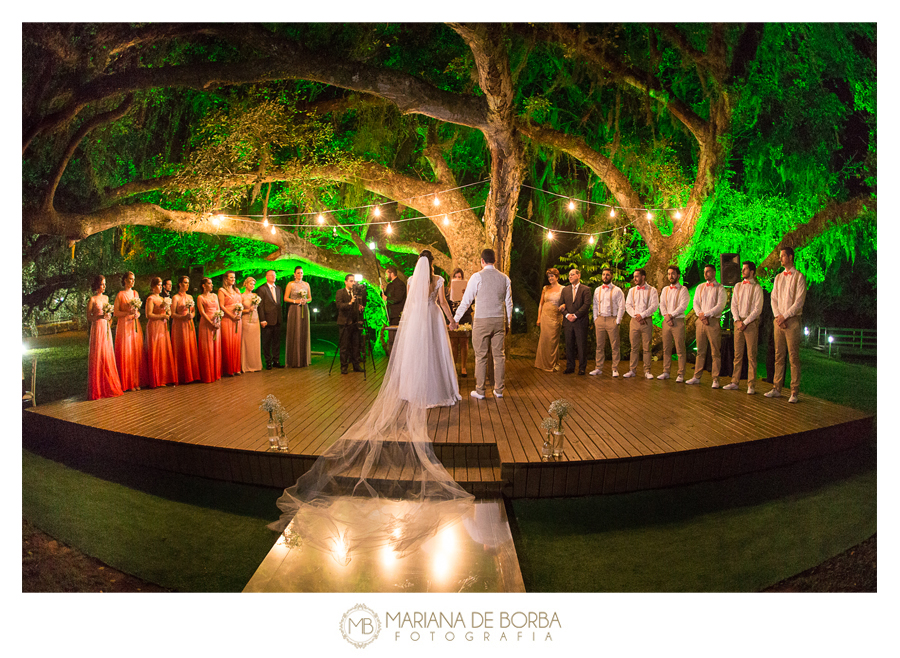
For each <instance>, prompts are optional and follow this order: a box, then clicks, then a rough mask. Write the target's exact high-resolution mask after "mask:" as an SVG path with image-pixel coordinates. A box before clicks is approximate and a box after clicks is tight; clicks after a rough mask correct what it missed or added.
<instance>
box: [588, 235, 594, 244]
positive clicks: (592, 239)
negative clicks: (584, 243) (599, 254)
mask: <svg viewBox="0 0 900 658" xmlns="http://www.w3.org/2000/svg"><path fill="white" fill-rule="evenodd" d="M588 244H594V236H593V235H592V236H591V237H589V238H588Z"/></svg>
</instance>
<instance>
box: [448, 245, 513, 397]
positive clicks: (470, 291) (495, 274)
mask: <svg viewBox="0 0 900 658" xmlns="http://www.w3.org/2000/svg"><path fill="white" fill-rule="evenodd" d="M494 262H496V256H495V255H494V250H493V249H485V250H484V251H482V252H481V268H482V269H481V271H480V272H475V274H473V275H472V276H471V277H470V278H469V283H468V284H466V292H465V293H464V294H463V298H462V300H461V301H460V302H459V307H457V309H456V314H455V315H454V316H453V322H451V323H450V329H451V330H453V331H455V330H456V329H457V327H459V320H460V318H462V316H463V315H465V313H466V310H467V309H468V308H469V306H471V305H472V302H474V301H476V300H477V303H476V304H475V317H474V318H473V319H472V347H473V348H474V349H475V390H474V391H472V397H473V398H478V399H479V400H483V399H484V384H485V382H484V380H485V377H486V376H487V352H488V347H490V350H491V353H492V354H493V356H494V397H495V398H502V397H503V378H504V375H505V373H506V353H505V351H504V344H503V342H504V339H505V338H506V334H507V333H509V327H510V325H511V324H512V309H513V306H512V285H511V283H510V281H509V277H508V276H506V275H505V274H503V272H499V271H497V269H496V268H494ZM504 320H505V321H506V322H505V324H504Z"/></svg>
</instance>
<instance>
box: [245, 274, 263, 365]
mask: <svg viewBox="0 0 900 658" xmlns="http://www.w3.org/2000/svg"><path fill="white" fill-rule="evenodd" d="M255 287H256V279H254V278H253V277H252V276H248V277H247V278H246V279H244V292H243V293H241V303H242V304H243V305H244V313H243V314H242V315H241V370H243V371H244V372H259V371H260V370H262V352H260V349H259V340H260V326H259V313H258V312H257V305H254V304H253V298H254V297H258V295H257V294H256V293H255V292H253V289H254V288H255Z"/></svg>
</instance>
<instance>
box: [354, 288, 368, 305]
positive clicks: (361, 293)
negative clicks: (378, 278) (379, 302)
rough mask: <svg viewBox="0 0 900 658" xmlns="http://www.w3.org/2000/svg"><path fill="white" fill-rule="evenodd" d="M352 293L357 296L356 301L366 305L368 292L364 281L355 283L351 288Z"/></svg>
mask: <svg viewBox="0 0 900 658" xmlns="http://www.w3.org/2000/svg"><path fill="white" fill-rule="evenodd" d="M350 293H351V294H352V295H353V296H354V297H356V303H357V304H359V305H360V306H365V305H366V301H368V299H367V295H368V293H367V292H366V287H365V286H364V285H363V284H362V283H354V284H353V287H352V288H350Z"/></svg>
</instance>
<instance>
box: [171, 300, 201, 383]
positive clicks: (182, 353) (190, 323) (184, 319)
mask: <svg viewBox="0 0 900 658" xmlns="http://www.w3.org/2000/svg"><path fill="white" fill-rule="evenodd" d="M172 305H173V309H172V350H173V351H174V352H175V371H176V374H177V376H178V383H179V384H187V383H189V382H195V381H197V380H198V379H200V365H199V362H198V357H197V334H196V333H194V320H193V319H192V318H191V314H190V313H189V312H187V307H186V306H185V305H184V303H182V302H181V301H180V300H179V298H178V297H173V298H172Z"/></svg>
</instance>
